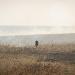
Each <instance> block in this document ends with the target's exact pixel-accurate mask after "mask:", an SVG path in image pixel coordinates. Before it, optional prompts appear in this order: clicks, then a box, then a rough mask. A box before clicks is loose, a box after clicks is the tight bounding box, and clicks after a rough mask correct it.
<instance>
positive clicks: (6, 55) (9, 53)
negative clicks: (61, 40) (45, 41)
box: [0, 45, 75, 75]
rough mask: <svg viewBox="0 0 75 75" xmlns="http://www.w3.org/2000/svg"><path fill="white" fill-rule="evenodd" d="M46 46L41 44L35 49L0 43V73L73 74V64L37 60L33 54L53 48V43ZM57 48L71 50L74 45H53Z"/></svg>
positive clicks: (0, 74)
mask: <svg viewBox="0 0 75 75" xmlns="http://www.w3.org/2000/svg"><path fill="white" fill-rule="evenodd" d="M48 46H49V45H45V46H43V45H42V46H39V47H38V48H37V49H36V48H34V47H30V48H27V47H16V46H9V45H0V75H75V64H70V63H64V62H61V61H52V62H51V61H38V60H39V58H38V57H37V56H34V55H35V54H36V55H38V54H39V53H41V54H42V52H43V51H42V50H44V52H43V54H44V53H45V52H46V51H45V49H46V50H47V49H48V52H50V51H51V49H54V45H53V46H50V47H48ZM49 48H50V49H49ZM59 48H60V50H64V49H65V50H66V49H69V51H70V50H71V51H70V52H73V51H74V49H75V45H61V46H58V45H55V49H57V51H59V50H58V49H59ZM63 48H64V49H63ZM49 50H50V51H49ZM65 50H64V51H65ZM48 52H47V53H48Z"/></svg>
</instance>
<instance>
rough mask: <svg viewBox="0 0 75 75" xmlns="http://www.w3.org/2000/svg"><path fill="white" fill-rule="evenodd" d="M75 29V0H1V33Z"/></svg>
mask: <svg viewBox="0 0 75 75" xmlns="http://www.w3.org/2000/svg"><path fill="white" fill-rule="evenodd" d="M59 33H60V34H62V33H75V0H0V35H28V34H59Z"/></svg>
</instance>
